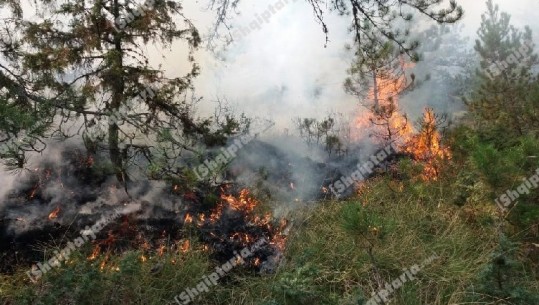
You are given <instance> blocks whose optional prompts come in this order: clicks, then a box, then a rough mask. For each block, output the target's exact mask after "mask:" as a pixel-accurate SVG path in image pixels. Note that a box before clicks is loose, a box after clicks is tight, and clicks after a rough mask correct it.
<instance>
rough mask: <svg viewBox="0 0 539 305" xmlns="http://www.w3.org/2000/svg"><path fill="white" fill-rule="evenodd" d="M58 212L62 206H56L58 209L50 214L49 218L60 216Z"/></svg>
mask: <svg viewBox="0 0 539 305" xmlns="http://www.w3.org/2000/svg"><path fill="white" fill-rule="evenodd" d="M58 213H60V207H56V209H54V211H52V212H51V213H50V214H49V220H53V219H56V218H57V217H58Z"/></svg>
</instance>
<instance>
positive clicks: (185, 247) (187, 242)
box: [180, 239, 191, 253]
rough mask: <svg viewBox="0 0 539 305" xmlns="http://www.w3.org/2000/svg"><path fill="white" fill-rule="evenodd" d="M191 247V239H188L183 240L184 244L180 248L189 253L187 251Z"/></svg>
mask: <svg viewBox="0 0 539 305" xmlns="http://www.w3.org/2000/svg"><path fill="white" fill-rule="evenodd" d="M190 248H191V242H190V241H189V239H186V240H185V241H184V242H183V244H182V246H181V248H180V251H181V252H182V253H187V251H189V249H190Z"/></svg>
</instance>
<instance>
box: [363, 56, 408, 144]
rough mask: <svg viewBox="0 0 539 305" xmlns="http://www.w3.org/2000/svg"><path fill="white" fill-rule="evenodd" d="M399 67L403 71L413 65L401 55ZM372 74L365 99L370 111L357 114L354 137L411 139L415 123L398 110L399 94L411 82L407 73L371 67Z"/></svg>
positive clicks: (365, 104)
mask: <svg viewBox="0 0 539 305" xmlns="http://www.w3.org/2000/svg"><path fill="white" fill-rule="evenodd" d="M400 67H401V69H402V71H404V70H405V69H408V68H411V67H413V66H412V64H408V63H406V62H404V60H403V59H400ZM372 74H373V75H372V76H373V77H372V79H373V81H372V86H371V87H370V89H369V91H368V93H367V101H366V102H364V103H362V104H363V105H364V106H365V107H366V108H367V110H368V111H367V112H364V113H362V114H361V115H360V116H358V117H357V118H356V136H355V138H357V139H361V138H365V137H372V136H374V137H375V138H376V139H378V140H381V141H382V142H393V141H395V140H404V141H406V140H408V139H409V138H411V136H412V134H413V127H412V125H411V124H410V122H408V118H407V117H406V115H404V114H401V113H400V112H399V94H401V93H402V92H403V91H404V90H405V89H406V88H407V87H408V86H409V83H408V79H407V78H406V74H405V73H404V72H403V73H401V74H400V75H397V74H396V72H395V71H391V70H386V69H383V70H381V71H379V70H375V71H372ZM364 132H368V133H369V134H365V133H364Z"/></svg>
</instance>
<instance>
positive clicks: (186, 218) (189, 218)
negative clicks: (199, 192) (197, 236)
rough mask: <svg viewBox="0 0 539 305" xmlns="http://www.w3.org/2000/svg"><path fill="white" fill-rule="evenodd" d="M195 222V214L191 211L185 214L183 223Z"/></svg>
mask: <svg viewBox="0 0 539 305" xmlns="http://www.w3.org/2000/svg"><path fill="white" fill-rule="evenodd" d="M192 222H193V216H191V215H190V214H189V213H187V214H185V218H184V219H183V223H185V224H188V223H192Z"/></svg>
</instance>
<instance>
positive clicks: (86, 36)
mask: <svg viewBox="0 0 539 305" xmlns="http://www.w3.org/2000/svg"><path fill="white" fill-rule="evenodd" d="M10 3H14V6H13V5H12V7H14V12H15V14H14V20H15V21H14V22H13V24H12V26H11V27H6V30H5V31H6V33H7V32H9V33H10V34H11V35H9V36H4V37H9V39H8V38H6V39H2V46H3V49H2V51H3V55H4V58H5V59H6V61H7V62H8V63H9V65H4V66H0V81H2V83H1V85H3V87H5V88H7V91H5V92H6V94H7V95H8V96H9V97H10V98H11V99H16V100H17V102H9V103H10V104H16V105H17V107H20V108H21V110H22V111H21V112H22V113H32V115H33V116H35V117H36V118H37V117H43V118H44V119H45V121H46V122H49V123H51V122H52V121H55V122H56V124H51V125H49V127H51V128H52V130H49V133H48V135H45V134H44V133H41V134H40V136H41V137H47V136H50V135H51V133H53V132H54V133H55V134H57V135H58V134H59V135H62V136H64V137H69V136H73V135H75V134H76V133H78V131H79V130H82V133H83V137H84V139H85V142H86V144H87V146H88V147H92V149H93V150H96V147H97V148H99V147H102V146H103V145H102V144H105V145H104V148H105V149H106V151H108V158H109V159H110V162H111V164H112V166H113V171H114V173H115V175H116V177H117V179H118V181H120V182H125V181H127V180H128V178H129V177H128V173H127V167H128V160H130V159H132V158H134V156H135V155H137V154H143V155H144V156H145V157H148V156H150V159H151V154H150V153H148V152H149V150H151V149H153V148H155V147H154V143H157V142H160V141H161V142H163V141H165V142H166V144H164V145H161V146H160V147H161V148H164V147H166V151H165V152H163V154H164V155H163V154H161V157H163V156H165V157H166V158H173V157H175V156H177V155H178V154H180V153H179V152H181V151H184V150H190V149H191V148H190V147H192V146H193V145H194V144H195V143H197V141H201V142H204V143H205V144H208V145H216V144H223V143H224V142H225V140H226V137H227V136H229V135H231V134H233V133H234V132H235V131H236V130H237V127H238V126H239V123H238V122H237V121H235V120H234V119H233V118H232V117H230V116H227V117H226V120H225V122H224V123H223V124H221V126H219V127H221V128H217V129H216V128H215V124H216V122H215V121H212V120H211V119H197V118H195V117H194V115H193V104H192V103H191V101H190V100H189V99H188V98H187V95H186V93H187V92H188V90H190V89H191V88H192V80H193V78H194V77H196V76H197V75H198V73H199V67H198V65H197V64H196V63H195V62H194V56H193V53H192V52H193V51H194V50H196V48H197V47H198V46H199V45H200V43H201V38H200V35H199V32H198V31H197V29H196V28H195V27H194V25H193V24H192V22H191V21H190V20H189V19H187V18H186V17H185V16H184V15H183V11H182V6H181V4H180V3H178V2H174V1H164V0H147V1H145V2H143V3H142V2H140V1H133V0H97V1H90V2H86V1H82V2H81V1H78V0H67V1H63V2H62V3H61V4H60V3H57V2H54V1H48V0H43V1H36V2H35V5H36V9H37V10H38V11H39V12H41V13H40V14H39V18H37V20H36V19H33V20H24V19H23V18H22V14H19V13H18V10H17V9H16V8H17V3H16V2H10ZM2 4H4V3H3V1H2V2H0V5H2ZM177 19H180V20H182V21H183V24H182V26H179V25H178V24H177V22H176V20H177ZM182 41H183V42H184V43H185V45H186V47H188V48H189V49H190V50H191V52H189V56H188V60H189V61H190V62H191V68H190V70H189V71H187V72H186V73H185V75H184V76H180V77H169V76H168V75H167V73H166V71H165V70H164V69H163V68H162V67H161V66H157V67H156V66H154V65H151V64H150V58H149V54H148V52H147V48H146V47H147V46H148V45H158V46H161V47H163V48H170V47H171V46H172V45H173V44H174V43H177V42H182ZM22 107H26V108H27V109H26V110H24V109H22ZM30 109H31V110H30ZM45 110H47V111H46V112H45ZM68 122H69V123H70V124H73V123H75V124H79V125H78V126H76V127H70V128H67V127H66V126H64V124H65V125H67V124H68ZM0 127H3V126H0ZM44 127H46V126H44ZM21 128H22V126H21ZM2 130H5V129H2ZM40 131H43V130H42V129H40ZM73 131H75V134H74V133H73ZM141 139H142V140H141ZM103 142H104V143H103Z"/></svg>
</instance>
